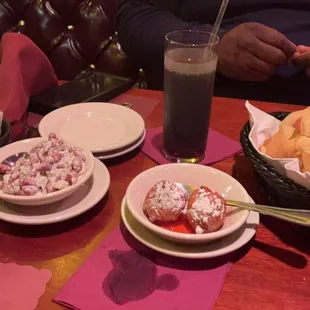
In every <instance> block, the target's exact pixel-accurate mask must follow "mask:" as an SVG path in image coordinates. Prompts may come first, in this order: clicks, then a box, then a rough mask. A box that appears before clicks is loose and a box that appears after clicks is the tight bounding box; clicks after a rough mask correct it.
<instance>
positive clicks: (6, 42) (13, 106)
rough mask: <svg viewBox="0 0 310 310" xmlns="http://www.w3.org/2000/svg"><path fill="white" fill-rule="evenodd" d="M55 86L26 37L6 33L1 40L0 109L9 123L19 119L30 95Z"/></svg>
mask: <svg viewBox="0 0 310 310" xmlns="http://www.w3.org/2000/svg"><path fill="white" fill-rule="evenodd" d="M55 85H57V78H56V76H55V74H54V71H53V68H52V65H51V64H50V62H49V60H48V59H47V57H46V56H45V55H44V53H43V52H42V51H41V50H40V49H39V48H38V47H37V46H36V45H35V44H34V43H33V42H32V41H31V40H30V39H29V38H28V37H26V36H24V35H22V34H18V33H6V34H5V35H4V36H3V37H2V41H1V64H0V110H2V111H3V112H4V118H5V119H7V120H8V121H10V122H14V121H17V120H20V119H21V118H22V116H23V115H24V113H25V112H26V110H27V107H28V101H29V98H30V96H32V95H35V94H38V93H41V92H43V91H45V90H46V89H48V88H50V87H52V86H55Z"/></svg>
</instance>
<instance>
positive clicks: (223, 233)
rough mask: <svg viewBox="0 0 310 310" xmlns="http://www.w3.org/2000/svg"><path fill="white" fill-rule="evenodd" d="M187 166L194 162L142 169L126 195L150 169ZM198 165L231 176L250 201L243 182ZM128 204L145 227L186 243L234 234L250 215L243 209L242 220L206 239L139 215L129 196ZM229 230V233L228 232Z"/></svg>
mask: <svg viewBox="0 0 310 310" xmlns="http://www.w3.org/2000/svg"><path fill="white" fill-rule="evenodd" d="M176 165H178V166H185V167H192V166H193V164H188V163H169V164H165V165H159V166H154V167H152V168H150V169H147V170H144V171H142V172H141V173H140V174H138V175H136V176H135V177H134V179H133V180H131V182H130V183H129V185H128V187H127V190H126V197H128V193H129V192H130V190H131V187H132V186H133V185H132V184H134V182H135V180H136V179H137V178H138V177H143V175H145V174H148V173H150V171H152V170H157V169H165V167H167V166H176ZM196 166H200V167H201V168H202V169H207V170H212V171H216V173H219V174H221V175H224V176H225V177H229V178H231V179H232V180H233V181H234V182H236V183H237V184H238V186H240V189H241V190H242V192H243V194H245V197H248V199H247V201H245V202H250V198H249V195H248V193H247V191H246V190H245V188H244V187H243V186H242V184H241V183H240V182H239V181H238V180H236V179H235V178H234V177H232V176H231V175H229V174H228V173H226V172H224V171H221V170H218V169H215V168H213V167H209V166H204V165H197V164H196ZM127 205H128V208H129V210H130V212H131V214H132V215H133V216H134V217H135V219H136V220H137V221H138V222H139V223H140V224H142V225H143V226H144V227H146V228H148V229H149V230H152V231H153V232H154V233H157V234H160V235H162V236H166V237H167V238H174V239H179V240H180V239H181V236H182V239H183V240H185V241H184V243H185V242H186V243H187V242H190V243H195V242H197V243H198V242H199V243H201V242H209V241H212V240H216V239H219V238H223V237H225V236H226V235H229V234H232V233H233V232H235V231H236V230H238V229H239V228H240V227H241V226H242V225H243V224H244V223H245V222H246V220H247V218H248V216H249V211H248V210H242V211H243V216H242V217H241V218H240V220H239V221H238V222H236V223H234V224H232V225H231V226H229V227H227V228H225V229H222V230H218V231H215V232H212V233H209V234H208V238H207V239H206V236H205V234H199V235H198V234H195V235H189V234H183V233H177V232H173V231H169V230H165V229H163V228H161V227H159V226H157V225H155V224H153V223H151V222H150V221H149V220H148V219H147V218H146V217H145V218H144V217H141V216H139V214H138V212H136V208H135V207H134V206H133V205H132V204H131V201H130V200H128V198H127ZM227 231H228V233H227Z"/></svg>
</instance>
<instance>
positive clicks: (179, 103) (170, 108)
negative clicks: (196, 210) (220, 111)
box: [163, 30, 219, 163]
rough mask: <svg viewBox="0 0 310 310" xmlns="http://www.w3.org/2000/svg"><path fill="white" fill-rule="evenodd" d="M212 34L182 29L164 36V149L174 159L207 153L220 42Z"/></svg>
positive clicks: (192, 160)
mask: <svg viewBox="0 0 310 310" xmlns="http://www.w3.org/2000/svg"><path fill="white" fill-rule="evenodd" d="M212 36H214V35H213V34H212V33H209V32H204V31H194V30H180V31H174V32H170V33H168V34H167V35H166V38H165V75H164V96H165V100H164V131H163V134H164V145H163V153H164V155H165V157H166V158H167V159H168V160H169V161H172V162H188V163H197V162H200V161H201V160H203V159H204V157H205V152H206V143H207V138H208V131H209V122H210V112H211V103H212V97H213V88H214V80H215V72H216V66H217V56H218V43H219V38H218V37H217V36H214V37H212ZM210 37H211V40H210ZM210 41H211V43H209V42H210Z"/></svg>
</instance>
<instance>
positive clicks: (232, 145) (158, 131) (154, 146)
mask: <svg viewBox="0 0 310 310" xmlns="http://www.w3.org/2000/svg"><path fill="white" fill-rule="evenodd" d="M162 143H163V128H162V127H157V128H151V129H148V130H147V132H146V138H145V141H144V146H143V148H142V152H143V153H144V154H145V155H147V156H148V157H150V158H151V159H153V160H154V161H155V162H157V163H158V164H167V163H169V161H168V160H167V159H166V158H165V157H164V156H163V154H162ZM241 151H242V147H241V145H240V143H238V142H236V141H234V140H232V139H230V138H227V137H225V136H224V135H222V134H220V133H219V132H217V131H215V130H213V129H209V135H208V141H207V151H206V157H205V159H204V160H203V161H202V162H200V164H202V165H211V164H214V163H216V162H219V161H222V160H224V159H227V158H229V157H232V156H234V155H236V154H238V153H240V152H241Z"/></svg>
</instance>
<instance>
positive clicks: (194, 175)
mask: <svg viewBox="0 0 310 310" xmlns="http://www.w3.org/2000/svg"><path fill="white" fill-rule="evenodd" d="M161 180H169V181H173V182H179V183H183V184H188V185H192V186H194V187H200V186H201V185H204V186H207V187H209V188H210V189H212V190H213V191H217V192H218V193H220V194H221V195H222V196H223V197H224V198H225V199H230V200H238V201H244V202H250V198H249V195H248V193H247V192H246V190H245V189H244V188H243V186H242V185H241V184H240V183H239V182H238V181H237V180H235V179H234V178H233V177H231V176H230V175H228V174H226V173H224V172H222V171H219V170H216V169H214V168H211V167H206V166H202V165H193V164H167V165H161V166H157V167H154V168H151V169H149V170H146V171H144V172H142V173H141V174H139V175H138V176H137V177H135V178H134V179H133V180H132V182H131V183H130V184H129V186H128V189H127V193H126V199H127V205H128V208H129V210H130V212H131V213H132V215H133V216H134V217H135V218H136V220H137V221H138V222H140V223H141V224H142V225H143V226H145V227H146V228H148V229H149V230H151V231H152V232H154V233H155V234H157V235H160V236H161V237H163V238H166V239H169V240H172V241H176V242H181V243H203V242H209V241H212V240H215V239H218V238H222V237H225V236H227V235H229V234H231V233H233V232H234V231H236V230H237V229H238V228H240V227H241V226H242V225H243V224H244V223H245V221H246V219H247V217H248V215H249V211H247V210H241V209H238V210H237V209H235V208H233V207H228V208H227V212H226V217H225V222H224V225H223V226H222V228H221V229H220V230H218V231H216V232H212V233H206V234H186V233H179V232H173V231H169V230H166V229H163V228H161V227H159V226H157V225H155V224H153V223H151V222H150V221H149V220H148V219H147V217H146V216H145V214H144V212H143V209H142V207H143V201H144V199H145V196H146V194H147V192H148V191H149V190H150V189H151V187H152V186H153V185H154V184H155V183H157V182H159V181H161Z"/></svg>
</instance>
